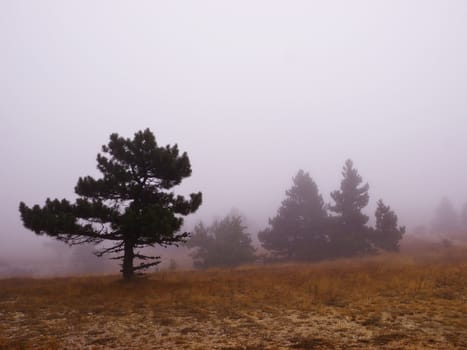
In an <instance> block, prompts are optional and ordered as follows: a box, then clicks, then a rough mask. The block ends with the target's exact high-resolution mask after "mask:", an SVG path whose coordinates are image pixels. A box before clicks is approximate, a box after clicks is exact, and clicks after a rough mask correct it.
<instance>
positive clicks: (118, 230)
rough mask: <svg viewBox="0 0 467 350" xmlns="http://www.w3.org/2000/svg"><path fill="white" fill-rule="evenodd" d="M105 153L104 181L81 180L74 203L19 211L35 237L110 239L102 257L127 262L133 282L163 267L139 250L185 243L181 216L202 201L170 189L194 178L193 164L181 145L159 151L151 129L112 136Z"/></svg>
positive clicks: (23, 206) (124, 268)
mask: <svg viewBox="0 0 467 350" xmlns="http://www.w3.org/2000/svg"><path fill="white" fill-rule="evenodd" d="M102 152H103V154H98V155H97V168H98V170H99V171H100V172H101V173H102V178H99V179H94V178H93V177H91V176H86V177H83V178H79V180H78V183H77V185H76V187H75V192H76V194H77V195H78V198H77V199H76V201H75V203H70V202H69V201H68V200H66V199H62V200H58V199H54V200H50V199H47V200H46V202H45V205H44V206H42V207H40V206H39V205H34V206H33V207H32V208H30V207H28V206H26V204H24V203H23V202H21V203H20V207H19V209H20V213H21V218H22V220H23V223H24V226H25V227H26V228H28V229H30V230H32V231H34V232H35V233H36V234H40V235H42V234H46V235H48V236H51V237H54V238H56V239H58V240H62V241H65V242H67V243H69V244H70V245H73V244H82V243H90V242H91V243H95V244H97V243H100V242H103V241H110V242H111V246H110V247H107V248H105V249H102V250H101V251H100V253H99V255H103V254H106V253H117V254H119V255H118V256H116V257H115V256H114V258H115V259H121V260H123V262H122V270H121V271H122V273H123V277H124V278H125V279H129V278H131V277H132V276H133V275H134V273H135V271H138V270H142V269H146V268H148V267H151V266H154V265H157V264H159V263H160V258H159V257H155V256H147V255H145V254H144V253H143V252H142V251H141V250H138V249H140V248H143V247H148V246H149V247H153V246H155V245H160V246H168V245H172V244H175V245H177V244H178V243H180V242H183V241H185V240H186V238H187V237H188V236H189V233H188V232H179V231H180V228H181V227H182V224H183V218H182V216H184V215H188V214H190V213H193V212H195V211H196V210H197V209H198V207H199V206H200V204H201V198H202V197H201V193H200V192H199V193H193V194H191V195H190V198H189V199H185V198H184V197H182V196H176V195H175V194H174V193H173V192H170V191H169V190H170V189H171V188H173V187H174V186H176V185H179V184H180V183H181V181H182V180H183V179H184V178H186V177H189V176H190V175H191V165H190V161H189V159H188V156H187V154H186V153H183V154H181V155H180V154H179V150H178V147H177V145H175V146H170V145H167V146H166V147H159V146H158V145H157V143H156V139H155V137H154V134H153V133H152V132H151V131H150V130H149V129H146V130H144V131H139V132H137V133H136V134H135V135H134V138H133V139H125V138H123V137H120V136H119V135H118V134H112V135H110V142H109V143H108V145H104V146H102ZM135 259H138V260H140V261H141V262H140V263H139V265H136V266H135V265H134V260H135Z"/></svg>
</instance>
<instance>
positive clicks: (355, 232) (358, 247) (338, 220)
mask: <svg viewBox="0 0 467 350" xmlns="http://www.w3.org/2000/svg"><path fill="white" fill-rule="evenodd" d="M342 176H343V179H342V181H341V185H340V190H336V191H333V192H332V193H331V198H332V199H333V200H334V204H333V205H330V206H329V209H330V210H331V211H332V212H334V213H336V214H337V216H335V217H334V220H333V221H334V222H333V230H332V231H333V233H332V235H331V243H332V245H333V251H334V254H335V255H336V256H353V255H356V254H365V253H369V252H371V251H372V249H371V244H370V242H369V237H368V236H369V229H368V227H367V226H366V223H367V222H368V216H366V215H365V214H363V213H362V209H363V208H364V207H366V206H367V204H368V201H369V195H368V190H369V188H370V186H369V185H368V183H366V184H364V185H362V182H363V181H362V177H361V176H360V175H359V174H358V171H357V169H355V168H354V166H353V162H352V160H350V159H348V160H347V161H346V162H345V165H344V167H343V170H342Z"/></svg>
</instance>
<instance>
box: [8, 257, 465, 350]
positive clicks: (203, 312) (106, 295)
mask: <svg viewBox="0 0 467 350" xmlns="http://www.w3.org/2000/svg"><path fill="white" fill-rule="evenodd" d="M465 315H467V250H466V249H460V248H449V249H440V250H439V252H437V253H436V254H433V253H430V254H420V253H419V254H416V255H406V254H397V255H396V254H393V255H381V256H376V257H369V258H363V259H348V260H337V261H334V262H323V263H316V264H279V265H269V266H268V265H265V266H245V267H240V268H236V269H229V270H222V269H211V270H206V271H161V272H158V273H156V274H152V275H148V276H147V277H146V278H141V279H135V280H134V281H133V282H131V283H123V282H122V280H120V279H119V278H118V277H116V276H109V277H80V278H78V277H72V278H61V279H7V280H2V281H1V283H0V317H1V319H2V322H1V323H0V349H32V348H35V349H66V348H68V349H75V348H89V349H106V348H117V349H118V348H121V349H124V348H125V349H126V348H128V347H131V346H133V347H135V346H136V347H137V348H139V349H153V348H157V349H176V348H185V349H350V348H353V349H420V350H421V349H459V350H460V349H465V348H466V347H467V331H466V329H467V318H466V317H465Z"/></svg>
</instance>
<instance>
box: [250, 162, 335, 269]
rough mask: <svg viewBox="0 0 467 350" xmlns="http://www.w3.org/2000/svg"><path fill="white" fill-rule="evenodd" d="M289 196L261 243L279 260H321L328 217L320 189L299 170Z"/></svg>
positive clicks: (307, 175)
mask: <svg viewBox="0 0 467 350" xmlns="http://www.w3.org/2000/svg"><path fill="white" fill-rule="evenodd" d="M286 196H287V197H286V199H284V201H283V202H282V205H281V207H280V208H279V209H278V211H277V215H276V216H275V217H274V218H272V219H270V220H269V225H270V227H268V228H266V229H265V230H263V231H261V232H260V233H259V234H258V238H259V240H260V242H261V243H262V245H263V247H264V248H266V249H267V250H269V251H271V252H272V253H273V254H274V255H275V256H276V257H277V258H282V259H284V258H285V259H289V260H290V259H291V260H318V259H320V258H322V254H323V247H325V246H326V245H327V237H326V235H325V224H326V218H327V213H326V209H325V207H324V202H323V198H322V197H321V195H320V194H319V193H318V187H317V186H316V184H315V182H314V181H313V180H312V178H311V177H310V175H309V174H308V173H305V172H304V171H303V170H300V171H299V172H298V173H297V175H296V176H295V177H294V178H293V186H292V187H291V188H290V189H289V190H288V191H286Z"/></svg>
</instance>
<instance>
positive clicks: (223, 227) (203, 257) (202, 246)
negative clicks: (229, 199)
mask: <svg viewBox="0 0 467 350" xmlns="http://www.w3.org/2000/svg"><path fill="white" fill-rule="evenodd" d="M245 230H246V227H245V226H244V225H243V223H242V218H241V217H240V216H238V215H228V216H226V217H225V218H224V219H222V220H220V221H217V220H216V221H214V223H213V224H212V225H211V226H205V225H204V224H203V223H199V224H198V225H197V226H196V227H195V229H194V233H193V236H192V237H191V239H190V240H189V241H188V242H187V245H188V247H190V248H195V249H196V250H195V251H194V253H193V254H192V256H193V258H194V265H195V267H201V268H207V267H215V266H217V267H233V266H237V265H241V264H247V263H250V262H253V261H254V260H255V259H256V256H255V248H254V247H253V246H252V244H251V238H250V235H249V234H248V233H246V232H245Z"/></svg>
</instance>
